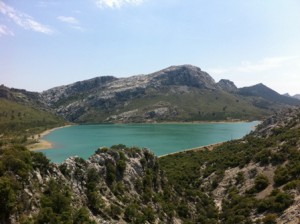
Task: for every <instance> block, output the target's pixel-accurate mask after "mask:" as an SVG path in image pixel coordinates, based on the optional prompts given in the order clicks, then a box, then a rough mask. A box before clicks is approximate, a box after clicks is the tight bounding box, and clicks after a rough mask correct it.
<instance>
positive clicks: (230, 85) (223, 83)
mask: <svg viewBox="0 0 300 224" xmlns="http://www.w3.org/2000/svg"><path fill="white" fill-rule="evenodd" d="M217 84H218V86H220V88H221V89H222V90H224V91H226V92H229V93H235V92H237V91H238V88H237V87H236V85H235V84H234V82H232V81H230V80H228V79H221V80H220V81H219V82H218V83H217Z"/></svg>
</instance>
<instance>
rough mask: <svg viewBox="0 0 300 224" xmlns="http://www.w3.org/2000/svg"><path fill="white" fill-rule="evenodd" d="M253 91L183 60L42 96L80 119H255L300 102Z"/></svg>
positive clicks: (61, 111) (70, 117)
mask: <svg viewBox="0 0 300 224" xmlns="http://www.w3.org/2000/svg"><path fill="white" fill-rule="evenodd" d="M248 92H249V91H248ZM248 92H247V94H245V89H242V90H238V88H237V87H236V86H235V85H234V83H233V82H231V81H230V80H221V81H220V82H218V83H216V82H215V81H214V80H213V79H212V77H211V76H210V75H209V74H207V73H206V72H204V71H202V70H201V69H200V68H198V67H195V66H192V65H182V66H171V67H169V68H166V69H163V70H161V71H158V72H155V73H152V74H149V75H138V76H132V77H129V78H115V77H112V76H103V77H97V78H93V79H90V80H85V81H80V82H76V83H74V84H70V85H66V86H61V87H55V88H53V89H50V90H47V91H44V92H42V94H41V98H42V99H43V101H44V102H45V103H46V104H47V105H48V106H49V107H51V108H52V109H53V110H55V111H56V113H57V114H59V115H61V116H63V117H64V118H66V119H67V120H69V121H72V122H77V123H103V122H106V123H116V122H124V123H128V122H161V121H212V120H213V121H215V120H235V119H240V120H245V119H248V120H253V119H262V118H263V117H265V116H266V115H268V114H270V113H271V112H272V111H274V110H277V109H279V108H281V107H285V106H291V105H297V104H300V101H299V100H296V99H294V100H293V99H290V98H289V97H285V96H281V98H280V100H279V101H278V100H274V99H273V97H272V96H273V95H274V94H275V95H276V94H278V93H276V92H275V91H273V92H272V93H271V94H270V93H269V92H264V91H260V92H258V93H256V94H248ZM278 95H279V94H278ZM269 96H271V97H269ZM276 97H278V96H277V95H276Z"/></svg>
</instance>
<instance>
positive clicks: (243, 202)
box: [160, 108, 300, 223]
mask: <svg viewBox="0 0 300 224" xmlns="http://www.w3.org/2000/svg"><path fill="white" fill-rule="evenodd" d="M299 148H300V109H299V108H298V109H294V110H285V111H283V112H281V113H278V114H276V115H274V116H272V117H270V118H269V119H267V120H266V121H264V122H263V123H262V124H261V125H260V126H259V127H258V128H257V130H256V131H254V132H253V133H251V134H250V135H248V136H246V137H245V138H244V139H242V140H237V141H231V142H228V143H225V144H223V145H221V146H218V147H216V148H215V149H214V150H212V151H208V150H203V151H197V152H196V151H190V152H185V153H178V154H175V155H170V156H166V157H162V158H160V164H161V166H162V169H163V170H164V171H165V172H166V176H167V177H168V179H169V181H170V183H172V184H174V186H175V189H177V191H179V192H185V191H187V190H188V189H190V190H193V191H195V190H200V191H202V192H206V193H207V194H210V195H211V197H212V198H213V200H214V201H215V204H216V206H217V207H218V209H219V217H220V221H221V223H254V222H256V223H287V222H288V223H298V219H299V215H298V213H297V212H296V211H297V210H299V200H300V191H299V181H300V180H299V166H300V163H299V161H300V160H299V158H300V152H299ZM190 212H191V211H190ZM190 215H192V214H191V213H190Z"/></svg>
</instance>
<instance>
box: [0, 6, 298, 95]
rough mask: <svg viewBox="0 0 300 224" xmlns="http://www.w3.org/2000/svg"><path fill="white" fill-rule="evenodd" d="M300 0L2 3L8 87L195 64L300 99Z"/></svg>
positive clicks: (0, 28) (1, 43)
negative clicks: (297, 95) (296, 96)
mask: <svg viewBox="0 0 300 224" xmlns="http://www.w3.org/2000/svg"><path fill="white" fill-rule="evenodd" d="M299 12H300V1H298V0H286V1H282V0H265V1H261V0H252V1H235V0H228V1H220V0H211V1H204V0H189V1H180V0H163V1H159V0H88V1H84V0H77V1H59V0H48V1H44V0H38V1H31V0H30V1H28V0H9V1H8V0H0V61H1V62H0V74H1V75H0V84H4V85H6V86H8V87H14V88H22V89H27V90H30V91H43V90H46V89H49V88H52V87H55V86H60V85H66V84H70V83H73V82H76V81H80V80H85V79H89V78H93V77H96V76H103V75H113V76H116V77H127V76H132V75H137V74H148V73H152V72H155V71H158V70H161V69H164V68H166V67H169V66H171V65H182V64H192V65H195V66H197V67H200V68H201V69H202V70H203V71H206V72H208V73H209V74H210V75H211V76H212V77H213V78H214V79H215V81H219V80H220V79H222V78H224V79H230V80H231V81H233V82H234V83H235V84H236V85H237V86H238V87H244V86H250V85H254V84H257V83H264V84H265V85H267V86H268V87H270V88H272V89H274V90H275V91H278V92H279V93H281V94H283V93H287V92H288V93H290V94H291V95H294V94H297V93H300V44H299V39H300V23H299V21H300V13H299Z"/></svg>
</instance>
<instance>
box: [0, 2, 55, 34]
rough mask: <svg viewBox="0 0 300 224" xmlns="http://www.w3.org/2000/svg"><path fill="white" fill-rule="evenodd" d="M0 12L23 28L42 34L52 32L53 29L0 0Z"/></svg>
mask: <svg viewBox="0 0 300 224" xmlns="http://www.w3.org/2000/svg"><path fill="white" fill-rule="evenodd" d="M0 13H2V14H3V15H5V16H7V17H8V18H9V19H11V20H12V21H13V22H14V23H15V24H17V25H18V26H20V27H22V28H23V29H25V30H33V31H35V32H39V33H44V34H53V33H54V32H53V30H52V29H50V28H49V27H47V26H45V25H43V24H41V23H39V22H37V21H36V20H34V19H33V18H32V17H31V16H29V15H27V14H25V13H22V12H19V11H17V10H15V9H14V8H12V7H10V6H9V5H7V4H5V3H4V2H3V1H0Z"/></svg>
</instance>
